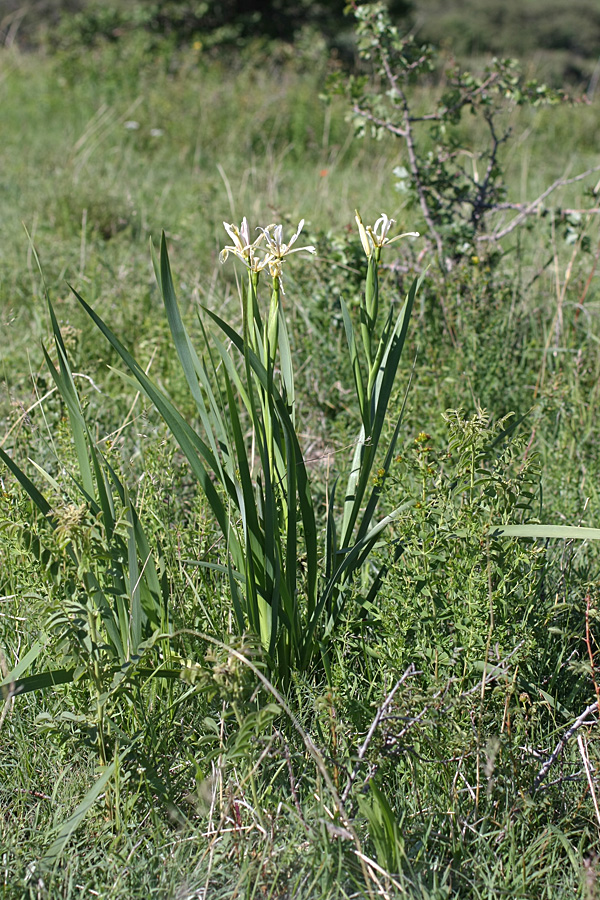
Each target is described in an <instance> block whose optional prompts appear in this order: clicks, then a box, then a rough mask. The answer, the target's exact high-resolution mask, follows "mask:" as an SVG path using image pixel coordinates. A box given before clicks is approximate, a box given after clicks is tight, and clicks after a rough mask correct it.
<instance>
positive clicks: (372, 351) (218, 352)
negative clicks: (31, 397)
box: [77, 216, 417, 680]
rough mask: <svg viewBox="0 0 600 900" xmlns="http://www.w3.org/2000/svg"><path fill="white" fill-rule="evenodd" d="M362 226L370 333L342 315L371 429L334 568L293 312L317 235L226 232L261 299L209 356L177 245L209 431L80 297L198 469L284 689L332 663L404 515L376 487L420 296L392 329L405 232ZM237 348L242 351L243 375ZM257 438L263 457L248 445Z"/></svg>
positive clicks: (187, 347) (186, 351) (235, 584)
mask: <svg viewBox="0 0 600 900" xmlns="http://www.w3.org/2000/svg"><path fill="white" fill-rule="evenodd" d="M357 223H358V226H359V233H360V236H361V241H362V244H363V248H364V251H365V254H366V255H367V258H368V264H367V276H366V291H365V295H364V297H363V299H362V300H361V304H360V310H359V316H358V319H359V321H358V327H357V326H356V325H355V324H354V322H353V320H352V315H351V313H350V311H349V310H348V308H347V307H346V305H345V304H344V303H342V314H343V318H344V327H345V331H346V336H347V342H348V351H349V354H350V360H351V364H352V370H353V374H354V385H355V391H356V397H357V403H358V407H359V412H360V417H361V423H362V424H361V430H360V433H359V435H358V439H357V442H356V448H355V452H354V456H353V460H352V465H351V470H350V474H349V477H348V481H347V484H346V488H345V492H344V498H343V506H342V515H341V523H340V524H339V525H336V523H335V515H336V492H335V489H334V490H333V491H332V492H331V496H330V497H329V501H328V510H327V513H326V517H327V525H326V534H325V547H324V560H325V561H324V564H322V563H321V562H320V559H319V547H318V526H319V520H318V512H317V510H316V508H315V503H314V501H313V487H312V484H311V477H310V473H309V469H308V466H307V463H306V460H305V458H304V455H303V451H302V448H301V444H300V440H299V437H298V432H297V428H296V424H295V405H296V400H295V393H294V370H293V361H292V357H291V351H290V341H289V336H288V332H287V324H286V319H285V315H284V309H283V302H282V295H283V284H282V264H283V261H284V259H285V257H286V256H287V255H288V254H289V253H293V252H296V251H297V249H298V248H296V247H294V246H293V245H294V243H295V241H296V240H297V237H298V235H299V233H300V230H301V228H302V224H303V223H302V222H301V223H300V226H299V227H298V229H297V231H296V234H295V235H294V236H293V237H292V239H291V240H290V241H289V243H288V244H285V243H283V240H282V229H281V226H274V225H270V226H268V227H267V228H265V229H262V230H261V233H260V235H259V237H258V238H257V240H256V241H254V242H251V241H250V235H249V230H248V226H247V223H246V221H245V220H244V222H243V223H242V226H241V228H240V229H237V228H236V227H235V226H233V225H226V228H227V231H228V233H229V235H230V237H231V239H232V242H233V243H232V245H231V246H229V247H226V248H225V250H224V251H223V254H222V259H223V260H225V259H226V258H227V255H228V254H229V253H233V254H234V255H236V256H237V257H239V258H240V259H242V261H243V262H244V264H245V265H246V267H247V269H248V286H247V288H245V289H244V291H243V294H242V319H243V327H242V333H239V332H237V331H235V330H234V329H233V328H232V327H231V325H229V324H228V323H227V322H225V321H224V320H223V319H221V318H220V317H219V316H218V315H216V314H215V313H213V312H210V311H208V315H209V316H210V318H211V319H212V321H213V322H214V324H216V325H217V326H218V329H219V331H220V333H221V336H218V335H211V337H210V338H209V337H208V335H207V332H206V331H205V330H204V329H203V332H204V335H205V341H206V343H205V349H204V351H203V354H202V355H200V354H198V353H197V351H196V350H195V349H194V347H193V345H192V342H191V339H190V337H189V335H188V333H187V331H186V329H185V326H184V323H183V320H182V318H181V315H180V312H179V309H178V305H177V301H176V297H175V290H174V286H173V279H172V275H171V269H170V265H169V259H168V253H167V247H166V241H165V239H164V238H163V241H162V244H161V253H160V260H156V262H155V269H156V274H157V279H158V282H159V286H160V290H161V294H162V297H163V300H164V303H165V308H166V312H167V317H168V320H169V325H170V328H171V332H172V335H173V340H174V343H175V347H176V350H177V353H178V356H179V360H180V363H181V366H182V369H183V372H184V374H185V377H186V380H187V383H188V387H189V390H190V394H191V396H192V398H193V400H194V403H195V405H196V409H197V414H198V419H199V422H200V424H201V427H202V430H201V431H197V430H195V429H194V428H193V427H192V426H191V425H190V424H189V423H188V422H187V421H185V419H184V418H183V417H182V416H181V414H180V413H179V412H178V411H177V409H176V408H175V406H174V405H173V404H172V403H171V401H170V400H169V399H168V397H167V396H166V395H165V394H164V393H163V392H162V391H160V390H159V388H157V386H156V385H155V384H153V382H152V381H151V379H150V378H149V377H148V376H147V375H146V374H145V372H144V371H143V369H142V368H141V366H139V364H138V363H137V362H136V361H135V360H134V359H133V357H132V356H131V355H130V354H129V352H128V351H127V350H126V348H125V347H124V346H123V345H122V343H121V342H120V341H119V339H118V338H117V337H116V335H114V334H113V333H112V332H111V330H110V329H109V328H108V326H107V325H106V324H105V323H104V322H103V321H102V320H101V319H100V317H99V316H98V315H97V314H96V313H95V312H94V311H93V310H92V308H91V307H90V306H89V305H88V304H87V303H86V302H85V300H84V299H83V298H82V297H81V296H79V295H77V296H78V299H79V301H80V303H81V304H82V306H83V307H84V309H85V310H86V311H87V312H88V314H89V315H90V316H91V318H92V319H93V320H94V321H95V322H96V324H97V325H98V327H99V328H100V329H101V331H102V332H103V333H104V334H105V336H106V337H107V338H108V340H109V341H110V343H111V344H112V346H113V347H114V348H115V350H116V351H117V352H118V353H119V354H120V356H121V358H122V359H123V361H124V362H125V364H126V365H127V367H128V369H129V371H130V372H131V373H132V374H133V375H134V376H135V378H136V380H137V382H138V383H139V385H140V386H141V388H142V390H143V391H144V392H145V393H146V395H147V396H148V397H149V398H150V400H151V401H152V402H153V403H154V405H155V406H156V408H157V410H158V411H159V412H160V414H161V415H162V416H163V418H164V420H165V422H166V423H167V425H168V427H169V429H170V430H171V432H172V434H173V436H174V437H175V439H176V441H177V442H178V443H179V446H180V447H181V450H182V451H183V453H184V454H185V455H186V457H187V458H188V460H189V463H190V465H191V467H192V470H193V472H194V474H195V476H196V477H197V479H198V482H199V484H200V486H201V487H202V489H203V491H204V493H205V494H206V497H207V499H208V502H209V504H210V506H211V508H212V511H213V514H214V516H215V519H216V521H217V523H218V526H219V529H220V530H221V533H222V536H223V549H222V554H223V555H222V560H221V562H220V564H218V566H217V568H218V569H219V570H220V571H221V572H222V573H223V574H224V575H225V576H226V577H227V579H228V583H229V590H230V593H231V599H232V605H233V609H234V612H235V617H236V621H237V625H238V629H239V631H240V633H243V632H244V631H246V630H247V629H248V628H250V630H251V631H252V632H253V633H254V634H256V635H258V636H259V637H260V639H261V641H262V645H263V648H264V651H265V653H266V656H267V660H268V663H269V666H270V668H271V671H272V672H273V673H274V674H275V675H276V677H277V678H278V679H281V680H286V679H287V678H288V677H289V675H290V672H291V671H292V669H300V670H310V669H311V668H312V667H313V666H314V664H315V662H316V661H317V660H318V659H319V658H321V659H322V660H323V661H324V662H325V663H326V662H327V644H328V641H329V640H330V638H331V636H332V634H333V633H334V631H335V629H336V627H337V624H338V623H339V621H340V619H341V617H342V614H343V612H344V610H345V608H346V604H347V602H348V600H349V598H350V596H351V590H352V582H353V577H354V575H355V574H356V573H357V572H359V571H360V570H361V569H362V568H363V566H364V564H365V562H366V560H367V559H368V558H369V556H370V554H371V552H372V550H373V548H374V547H375V545H376V544H377V543H378V541H379V539H380V536H381V534H382V532H383V531H384V530H385V528H386V527H387V526H388V525H389V523H390V522H391V521H393V519H394V516H395V515H396V513H395V512H391V513H388V514H387V515H384V516H382V517H379V518H378V501H379V490H378V488H377V485H376V484H375V485H374V484H373V481H372V475H373V472H374V471H375V465H376V458H377V452H378V450H379V444H380V439H381V434H382V429H383V424H384V422H385V420H386V415H387V411H388V407H389V402H390V398H391V396H392V388H393V385H394V380H395V376H396V372H397V370H398V366H399V363H400V358H401V354H402V349H403V347H404V342H405V338H406V333H407V328H408V321H409V316H410V311H411V308H412V305H413V303H414V298H415V294H416V290H417V282H416V281H415V282H414V283H413V285H412V287H411V289H410V291H409V293H408V296H407V299H406V302H405V304H404V306H403V307H402V309H401V310H400V312H399V313H396V311H395V310H394V308H393V307H391V308H390V309H389V310H388V311H387V313H386V314H385V316H384V319H383V323H381V302H380V298H379V282H378V266H379V263H380V259H381V250H382V248H383V247H384V246H385V245H386V244H389V243H391V240H392V239H390V238H389V237H388V231H389V229H390V227H391V226H392V225H393V221H391V220H389V219H388V218H387V217H386V216H382V217H381V219H380V220H379V221H378V222H377V223H376V225H375V226H374V227H373V228H371V227H368V228H365V226H364V225H363V224H362V221H361V220H360V218H359V217H358V216H357ZM393 240H395V238H394V239H393ZM263 242H264V245H265V246H264V250H263V248H262V247H261V244H262V243H263ZM302 249H304V250H308V251H309V252H312V250H313V248H312V247H309V248H302ZM266 268H268V269H269V271H270V274H271V278H272V290H271V299H270V304H269V309H268V312H267V314H266V315H265V314H264V313H263V312H262V310H261V308H260V303H259V297H258V284H259V275H260V273H261V271H263V270H264V269H266ZM211 345H212V346H211ZM230 348H233V349H234V350H235V351H236V353H237V355H238V360H239V366H236V365H235V363H234V361H233V359H232V356H231V351H230ZM217 373H218V375H217ZM400 421H401V416H400V417H399V418H398V422H397V425H396V428H395V430H394V434H393V437H392V440H391V442H390V445H389V446H388V447H387V448H386V449H385V452H384V454H383V458H382V459H379V460H378V465H379V470H380V471H383V472H384V473H385V472H387V469H388V468H389V466H390V463H391V461H392V459H393V455H394V447H395V443H396V440H397V437H398V433H399V429H400ZM247 425H249V426H250V429H251V435H252V438H251V442H250V443H248V441H247V440H246V438H245V431H246V428H247ZM217 485H218V486H219V487H218V488H217ZM209 565H211V566H213V567H214V565H215V564H212V563H209ZM378 587H379V578H378V577H375V578H374V580H373V583H372V587H371V590H370V592H368V594H367V597H366V602H371V601H372V599H373V597H374V596H375V595H376V592H377V590H378Z"/></svg>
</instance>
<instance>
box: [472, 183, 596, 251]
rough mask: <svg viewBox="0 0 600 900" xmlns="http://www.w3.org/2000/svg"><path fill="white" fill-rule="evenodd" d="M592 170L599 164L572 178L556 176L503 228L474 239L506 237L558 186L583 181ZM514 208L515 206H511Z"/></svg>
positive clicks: (497, 239)
mask: <svg viewBox="0 0 600 900" xmlns="http://www.w3.org/2000/svg"><path fill="white" fill-rule="evenodd" d="M594 172H600V165H598V166H593V167H592V168H591V169H587V170H586V171H585V172H581V173H580V174H579V175H574V176H573V177H572V178H557V179H556V181H554V182H553V183H552V184H551V185H550V186H549V187H547V188H546V190H545V191H543V192H542V193H541V194H540V196H539V197H537V198H536V199H535V200H533V201H532V202H531V203H528V204H526V205H525V206H524V207H523V208H522V209H521V212H520V213H519V214H518V215H517V216H515V217H514V219H513V220H512V221H511V222H509V223H508V225H506V226H505V227H504V228H502V229H500V231H494V232H492V233H491V234H481V235H479V236H478V237H477V238H476V240H477V241H481V242H484V241H499V240H500V239H501V238H503V237H506V235H507V234H510V233H511V231H514V229H515V228H517V227H518V226H519V225H521V224H522V222H524V220H525V219H526V218H527V217H528V216H530V215H532V213H535V212H536V211H537V209H538V207H539V206H540V204H541V203H542V202H543V201H544V200H545V199H546V197H549V196H550V194H552V193H554V191H556V190H558V188H562V187H566V186H567V185H569V184H575V182H577V181H583V179H584V178H588V177H589V176H590V175H593V174H594ZM512 208H516V207H512Z"/></svg>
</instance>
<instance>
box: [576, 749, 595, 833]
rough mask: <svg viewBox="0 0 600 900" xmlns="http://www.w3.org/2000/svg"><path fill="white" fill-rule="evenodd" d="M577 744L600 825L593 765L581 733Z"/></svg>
mask: <svg viewBox="0 0 600 900" xmlns="http://www.w3.org/2000/svg"><path fill="white" fill-rule="evenodd" d="M577 746H578V747H579V752H580V754H581V758H582V760H583V768H584V769H585V774H586V776H587V782H588V785H589V788H590V794H591V796H592V803H593V804H594V809H595V810H596V818H597V819H598V825H600V809H598V800H597V798H596V790H595V788H594V778H593V774H592V767H591V766H590V758H589V756H588V752H587V747H586V746H585V743H584V741H583V737H582V736H581V734H578V735H577Z"/></svg>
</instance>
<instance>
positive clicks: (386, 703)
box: [341, 663, 416, 803]
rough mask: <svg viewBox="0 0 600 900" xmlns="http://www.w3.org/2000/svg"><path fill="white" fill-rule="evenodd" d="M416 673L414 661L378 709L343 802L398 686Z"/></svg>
mask: <svg viewBox="0 0 600 900" xmlns="http://www.w3.org/2000/svg"><path fill="white" fill-rule="evenodd" d="M415 674H416V669H415V666H414V663H411V664H410V666H409V667H408V669H407V670H406V672H405V673H404V675H403V676H402V677H401V678H400V679H399V680H398V681H397V682H396V684H395V685H394V687H393V688H392V690H391V691H390V692H389V694H388V695H387V697H386V698H385V700H384V701H383V703H382V704H381V706H380V707H379V709H378V710H377V713H376V714H375V718H374V719H373V721H372V722H371V727H370V728H369V731H368V732H367V736H366V738H365V739H364V741H363V744H362V746H361V748H360V750H359V751H358V759H357V762H356V765H355V766H354V769H353V770H352V772H351V773H350V775H349V776H348V781H347V782H346V787H345V788H344V790H343V791H342V795H341V797H342V803H345V802H346V799H347V797H348V794H349V793H350V789H351V788H352V785H353V784H354V782H355V780H356V776H357V775H358V772H359V770H360V764H361V762H362V761H363V759H364V756H365V753H366V752H367V749H368V747H369V744H370V743H371V740H372V738H373V735H374V734H375V730H376V729H377V726H378V725H379V723H380V722H381V720H382V718H383V716H384V715H385V712H386V710H387V709H388V707H389V705H390V703H391V702H392V700H393V699H394V694H395V693H396V691H397V690H398V688H399V687H401V685H402V684H403V683H404V682H405V681H406V679H407V678H409V677H410V676H411V675H415Z"/></svg>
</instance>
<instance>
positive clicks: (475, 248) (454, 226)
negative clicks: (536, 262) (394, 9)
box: [332, 2, 597, 273]
mask: <svg viewBox="0 0 600 900" xmlns="http://www.w3.org/2000/svg"><path fill="white" fill-rule="evenodd" d="M355 17H356V20H357V25H356V34H357V38H358V49H359V54H360V56H361V58H362V60H363V61H364V62H365V64H366V65H368V66H369V67H370V68H371V69H372V77H367V76H363V75H359V76H355V75H353V76H350V77H349V79H347V81H346V84H345V85H344V86H343V87H341V85H342V84H343V80H342V79H341V78H340V76H339V74H337V75H336V76H335V77H334V78H333V80H332V84H334V85H336V90H340V89H344V88H345V89H346V90H347V92H348V95H349V99H350V102H351V110H352V115H353V117H354V120H355V123H356V127H357V131H358V133H359V134H364V133H365V131H367V130H371V131H372V132H373V133H374V134H375V135H382V134H384V133H388V134H391V135H394V136H395V137H396V138H397V139H398V140H399V141H400V142H401V143H402V145H403V155H402V159H401V162H399V164H398V165H397V166H396V168H395V169H394V173H393V174H394V175H395V176H396V185H395V186H396V189H397V190H398V191H399V192H400V193H401V194H404V196H405V197H406V199H407V200H408V203H409V206H410V208H413V209H415V210H418V212H419V214H420V216H421V217H422V219H423V222H424V224H425V228H426V232H427V237H428V240H429V243H430V247H431V249H432V250H434V252H435V254H436V256H437V260H438V262H439V265H440V267H441V270H442V272H444V273H446V272H448V271H450V270H451V269H452V267H453V266H454V264H455V263H456V262H457V261H459V260H460V259H461V258H470V257H473V256H474V257H478V256H479V255H480V254H483V253H484V252H488V255H491V257H493V256H494V254H496V253H497V243H498V241H499V240H500V239H501V238H502V237H505V236H506V235H508V234H510V233H511V232H512V231H513V230H514V229H515V228H517V227H519V226H520V225H522V224H523V223H524V222H525V221H526V220H527V219H528V217H529V216H530V215H532V214H533V213H538V212H540V211H542V210H543V208H544V207H543V203H544V201H545V199H546V198H547V197H548V196H549V194H551V193H552V192H553V191H555V190H556V189H557V188H559V187H563V186H565V185H566V184H570V183H571V182H572V181H573V180H581V179H583V178H585V177H586V176H587V175H590V174H591V173H592V172H595V171H597V167H594V168H593V169H590V170H589V171H587V172H584V173H581V174H580V175H577V176H574V178H572V179H559V180H558V181H556V182H554V183H553V184H552V185H551V186H549V187H548V188H547V189H546V190H545V191H544V192H543V193H542V194H541V195H540V196H539V197H538V198H536V199H535V200H532V201H530V202H526V203H515V202H512V201H511V200H510V199H509V198H508V195H507V185H506V175H505V165H504V161H503V155H502V152H503V148H504V145H505V144H506V143H507V142H508V141H509V140H510V137H511V126H510V123H509V121H508V120H507V118H508V117H507V113H508V112H510V110H511V109H514V108H516V107H520V106H533V107H535V106H538V105H540V104H556V103H558V102H560V101H562V100H564V99H565V98H564V96H563V95H562V94H561V93H560V92H557V91H554V90H551V89H550V88H548V87H547V86H546V85H544V84H541V83H539V82H537V81H535V80H530V79H527V78H525V77H524V76H523V74H522V73H521V71H520V69H519V67H518V64H517V63H516V61H515V60H511V59H494V60H493V61H492V62H491V63H490V64H489V65H488V66H486V67H485V69H484V70H483V72H482V74H480V75H477V74H475V73H474V72H469V71H463V70H462V69H461V68H460V67H459V66H458V65H456V64H455V63H450V64H449V65H447V66H445V67H444V68H443V72H442V75H441V77H440V79H439V82H440V88H439V90H438V91H437V96H436V97H435V100H433V98H432V97H429V98H428V101H427V106H426V107H425V108H423V103H422V92H421V91H419V89H418V87H419V86H420V85H424V84H426V83H427V82H428V80H430V79H431V77H432V74H433V73H434V72H435V71H436V67H437V65H438V62H437V57H436V52H435V50H434V48H433V47H432V46H430V45H427V44H421V43H420V42H419V41H418V40H417V39H416V38H415V37H414V35H413V34H411V33H403V31H402V30H401V29H400V28H399V27H398V26H396V25H394V24H393V23H392V20H391V17H390V14H389V11H388V9H387V7H386V4H385V3H383V2H379V3H364V4H360V5H358V6H356V7H355ZM432 101H433V102H432ZM466 113H470V114H471V116H472V117H473V119H474V120H476V121H477V125H478V127H477V129H476V130H474V133H476V134H477V142H476V143H474V142H472V143H471V144H465V134H464V129H462V128H461V125H462V122H463V118H464V116H465V115H466ZM507 214H510V216H511V218H510V220H509V221H508V222H507V221H506V218H505V217H506V215H507Z"/></svg>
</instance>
